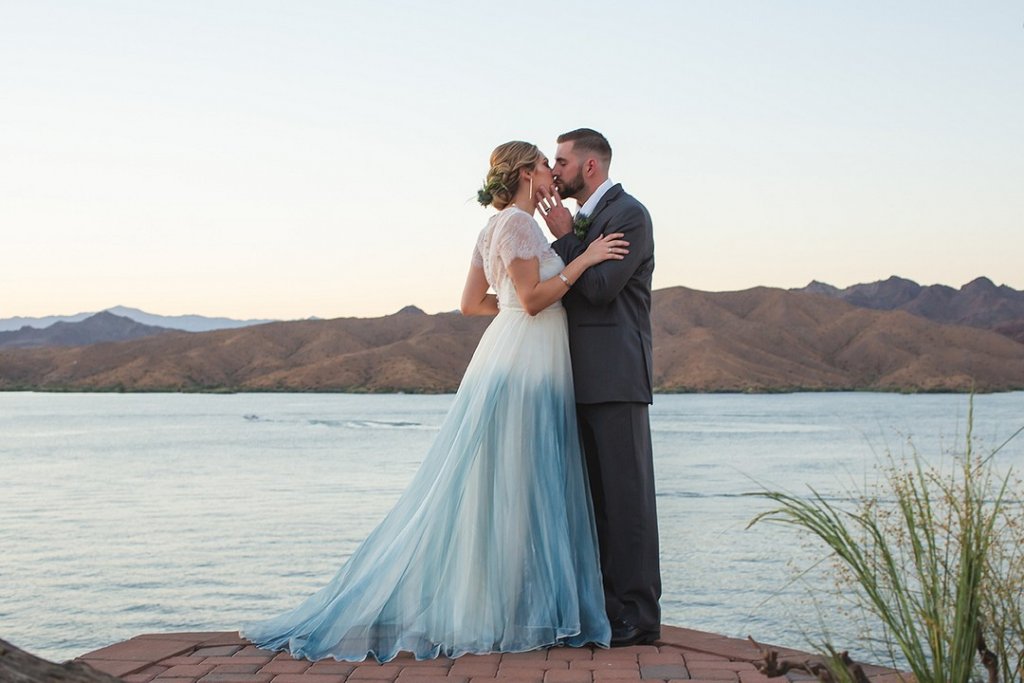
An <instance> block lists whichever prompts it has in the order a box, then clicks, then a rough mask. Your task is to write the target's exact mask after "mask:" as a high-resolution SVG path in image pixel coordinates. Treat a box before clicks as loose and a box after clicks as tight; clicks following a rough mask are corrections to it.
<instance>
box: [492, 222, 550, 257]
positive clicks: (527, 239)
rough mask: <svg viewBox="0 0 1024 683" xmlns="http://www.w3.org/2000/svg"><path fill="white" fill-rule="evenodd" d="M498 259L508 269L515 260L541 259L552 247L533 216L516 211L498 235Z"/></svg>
mask: <svg viewBox="0 0 1024 683" xmlns="http://www.w3.org/2000/svg"><path fill="white" fill-rule="evenodd" d="M496 242H497V246H496V248H497V253H498V258H500V259H501V261H502V263H504V264H505V266H506V267H507V266H508V264H509V263H511V262H512V261H514V260H515V259H532V258H541V257H542V256H544V255H545V254H546V253H547V252H548V251H550V249H551V247H550V245H548V241H547V240H546V239H544V233H542V232H541V230H540V226H539V225H537V221H535V220H533V217H532V216H528V215H526V214H525V213H522V212H519V211H516V212H515V213H513V214H512V215H511V216H509V218H508V220H507V221H506V222H505V225H503V226H502V227H501V232H500V233H499V234H498V235H497V240H496Z"/></svg>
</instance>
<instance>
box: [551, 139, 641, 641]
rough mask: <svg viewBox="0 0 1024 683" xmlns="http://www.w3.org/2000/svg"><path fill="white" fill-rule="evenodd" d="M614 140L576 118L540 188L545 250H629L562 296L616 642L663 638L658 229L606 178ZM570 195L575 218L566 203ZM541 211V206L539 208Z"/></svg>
mask: <svg viewBox="0 0 1024 683" xmlns="http://www.w3.org/2000/svg"><path fill="white" fill-rule="evenodd" d="M611 160H612V149H611V146H610V145H609V144H608V140H606V139H605V137H604V136H603V135H601V134H600V133H598V132H597V131H595V130H591V129H589V128H580V129H578V130H574V131H571V132H568V133H565V134H564V135H561V136H559V138H558V149H557V151H556V152H555V166H554V176H555V188H556V191H555V194H554V195H553V196H552V195H551V194H550V193H549V192H548V191H547V188H544V189H543V190H542V191H541V194H542V196H543V199H542V201H541V202H540V205H541V207H542V212H544V221H545V222H546V223H547V226H548V229H549V230H550V231H551V234H552V235H554V237H555V238H556V239H555V242H554V243H553V244H552V245H551V246H552V248H553V249H554V250H555V251H556V252H557V253H558V255H559V256H561V257H562V260H563V261H565V262H566V263H568V262H569V261H571V260H573V259H574V258H576V257H577V256H579V255H580V254H581V253H583V251H584V250H585V249H586V247H587V245H588V244H590V243H591V242H592V241H594V240H595V239H596V238H597V237H599V236H600V235H602V234H607V233H612V232H621V233H623V234H624V237H623V239H624V240H626V241H628V242H629V254H628V255H627V256H626V257H625V258H624V259H623V260H621V261H616V260H609V261H605V262H604V263H601V264H599V265H597V266H594V267H592V268H590V269H589V270H587V271H586V272H585V273H584V274H583V275H582V276H580V278H579V280H577V281H576V282H574V283H572V285H571V287H572V289H571V290H570V291H569V292H568V293H567V294H566V295H565V298H564V299H563V304H564V305H565V309H566V313H567V315H568V318H569V350H570V353H571V355H572V370H573V382H574V384H575V387H576V410H577V418H578V421H579V427H580V435H581V438H582V442H583V451H584V453H585V455H586V459H587V469H588V472H589V475H590V489H591V494H592V496H593V499H594V514H595V518H596V521H597V537H598V542H599V544H600V551H601V572H602V574H603V575H604V592H605V609H606V610H607V612H608V618H609V620H610V621H611V625H612V643H611V644H612V645H613V646H621V645H634V644H637V643H650V642H653V641H654V640H656V639H657V638H658V637H659V636H660V629H661V610H660V608H659V606H658V599H659V598H660V597H661V571H660V568H659V562H658V516H657V509H656V507H655V500H654V467H653V462H652V454H651V428H650V423H649V421H648V417H647V408H648V405H649V404H650V403H651V384H652V378H651V317H650V314H651V273H652V272H653V271H654V237H653V234H652V226H651V215H650V214H649V213H648V212H647V209H646V208H645V207H644V205H643V204H641V203H640V202H638V201H637V200H636V199H634V198H633V197H631V196H630V195H628V194H626V193H625V192H624V191H623V189H622V186H621V185H618V184H613V183H612V181H611V180H609V179H608V166H609V165H610V163H611ZM561 197H572V198H573V199H575V200H576V202H577V203H578V204H579V206H580V209H579V212H578V213H577V215H576V218H575V220H573V218H572V216H571V215H570V213H569V210H568V209H567V208H566V207H564V206H562V203H561ZM545 209H546V210H545Z"/></svg>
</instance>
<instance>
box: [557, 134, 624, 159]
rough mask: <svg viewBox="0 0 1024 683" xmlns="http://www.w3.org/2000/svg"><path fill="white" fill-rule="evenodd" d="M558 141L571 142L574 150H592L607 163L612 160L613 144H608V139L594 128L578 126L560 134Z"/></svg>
mask: <svg viewBox="0 0 1024 683" xmlns="http://www.w3.org/2000/svg"><path fill="white" fill-rule="evenodd" d="M558 142H559V143H562V142H571V143H572V148H573V149H574V150H583V151H585V152H590V153H591V154H594V155H596V156H598V157H600V159H601V160H602V161H604V163H605V164H606V165H607V164H610V163H611V161H612V146H611V145H609V144H608V140H607V139H606V138H605V137H604V136H603V135H601V134H600V133H598V132H597V131H596V130H594V129H593V128H577V129H576V130H570V131H569V132H568V133H562V134H561V135H559V136H558Z"/></svg>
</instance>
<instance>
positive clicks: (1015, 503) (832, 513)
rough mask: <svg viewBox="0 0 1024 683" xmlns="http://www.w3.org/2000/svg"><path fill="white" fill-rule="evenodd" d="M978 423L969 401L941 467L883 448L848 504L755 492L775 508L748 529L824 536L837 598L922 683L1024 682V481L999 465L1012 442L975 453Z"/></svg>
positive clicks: (833, 646)
mask: <svg viewBox="0 0 1024 683" xmlns="http://www.w3.org/2000/svg"><path fill="white" fill-rule="evenodd" d="M973 423H974V419H973V400H972V402H971V405H970V408H969V410H968V417H967V431H966V440H965V448H964V449H963V451H961V452H959V453H956V454H954V455H953V457H952V458H951V461H950V462H947V464H946V466H944V467H942V466H934V465H932V464H929V463H928V462H927V461H926V460H925V459H924V458H923V457H922V456H921V455H920V454H918V453H917V452H913V453H912V455H911V456H909V457H903V458H896V457H894V456H893V455H891V454H889V456H888V458H887V461H886V462H885V464H884V465H883V467H882V470H883V471H882V476H881V477H880V478H879V481H878V483H877V484H876V485H875V486H873V487H872V488H870V489H869V490H865V491H863V492H859V493H858V494H857V495H856V496H854V498H853V500H855V501H856V502H855V503H851V504H850V506H849V508H846V507H842V505H843V503H840V502H836V501H834V500H833V499H830V498H829V497H827V496H825V495H823V494H821V493H819V492H818V491H816V490H813V489H812V490H811V491H810V494H809V495H795V494H792V493H788V492H781V491H763V492H759V493H755V494H752V495H757V496H760V497H763V498H765V499H767V500H769V501H771V502H772V503H774V505H775V506H774V507H773V508H771V509H769V510H767V511H766V512H763V513H761V514H759V515H758V516H756V517H755V518H754V519H753V520H752V521H751V522H750V525H751V526H753V525H755V524H760V523H769V522H770V523H778V524H785V525H789V526H792V527H794V528H796V529H798V530H799V531H801V532H803V533H805V534H809V535H810V536H811V537H813V538H815V539H816V540H817V541H820V542H821V543H822V544H823V545H824V548H825V550H826V552H828V553H830V554H831V558H832V560H833V565H832V566H833V569H834V575H835V578H836V579H837V583H838V585H839V587H840V589H841V592H842V593H843V595H844V596H845V597H846V598H847V599H848V600H850V601H851V602H852V604H853V606H854V608H855V610H858V611H862V612H863V613H866V616H869V617H873V618H871V619H868V622H869V623H874V624H877V627H876V629H878V630H879V631H880V632H878V633H874V634H872V635H873V638H872V640H873V641H876V642H881V643H883V644H884V647H885V648H886V653H885V654H886V656H887V657H888V659H889V663H892V664H894V665H897V666H899V667H900V668H903V667H906V668H909V670H910V672H912V674H913V676H914V678H915V679H916V680H917V681H918V682H919V683H967V682H968V681H972V680H982V679H988V680H989V681H994V680H996V679H1001V680H1003V681H1008V682H1009V681H1022V676H1021V665H1022V660H1024V620H1022V617H1021V607H1022V601H1024V600H1022V597H1021V596H1022V595H1024V554H1022V553H1024V513H1022V510H1021V499H1022V496H1021V492H1022V488H1021V487H1020V485H1019V482H1018V481H1016V480H1014V479H1012V472H1011V471H1010V470H1009V469H1008V468H1002V469H1003V471H1000V468H998V467H997V465H996V458H995V456H996V455H997V454H998V453H999V451H1000V450H1001V449H1002V448H1003V447H1004V446H1006V444H1007V443H1009V440H1007V441H1006V442H1004V443H1003V444H1002V445H1000V446H999V447H997V448H995V449H993V450H991V451H989V452H988V453H984V454H981V453H978V452H976V449H975V439H974V435H973V431H972V430H973ZM1022 429H1024V428H1022ZM1020 433H1021V430H1018V432H1016V433H1015V434H1014V435H1013V436H1012V437H1011V439H1012V438H1014V437H1016V436H1017V435H1018V434H1020ZM837 618H839V617H837ZM842 645H843V644H841V643H830V642H825V644H824V647H823V648H822V649H823V650H824V652H825V653H826V654H831V655H834V653H835V652H836V651H837V650H839V649H842V647H841V646H842ZM850 645H851V644H846V647H849V646H850ZM981 655H984V661H983V659H982V656H981ZM836 674H837V676H842V672H839V671H837V672H836Z"/></svg>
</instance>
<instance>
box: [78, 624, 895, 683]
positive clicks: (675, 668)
mask: <svg viewBox="0 0 1024 683" xmlns="http://www.w3.org/2000/svg"><path fill="white" fill-rule="evenodd" d="M661 633H662V638H661V640H659V641H658V642H657V643H655V644H654V645H641V646H635V647H626V648H616V649H612V650H602V649H600V648H552V649H550V650H538V651H534V652H519V653H510V654H490V655H464V656H462V657H459V658H458V659H448V658H444V657H441V658H438V659H432V660H427V661H424V662H417V661H416V660H415V659H413V658H412V657H411V656H409V655H408V654H406V653H403V654H402V655H400V656H399V657H398V658H396V659H394V660H392V661H391V662H388V663H387V664H378V663H377V662H375V661H373V660H370V661H368V662H336V661H334V660H330V659H328V660H323V661H319V662H309V661H306V660H304V659H293V658H292V657H291V656H290V655H288V654H287V653H277V652H269V651H266V650H260V649H259V648H256V647H254V646H252V645H251V644H250V643H249V642H248V641H245V640H242V639H241V638H239V636H238V634H237V633H235V632H229V631H225V632H221V633H152V634H146V635H141V636H137V637H135V638H132V639H131V640H127V641H125V642H123V643H117V644H114V645H109V646H107V647H104V648H101V649H99V650H95V651H94V652H89V653H87V654H84V655H82V656H81V657H78V660H79V661H82V662H85V663H86V664H89V665H90V666H92V667H94V668H96V669H99V670H101V671H105V672H107V673H109V674H112V675H114V676H119V677H121V678H122V679H123V680H124V681H125V683H632V681H643V683H766V682H767V681H774V682H778V683H794V682H795V681H797V680H798V679H803V678H805V677H803V676H794V677H793V678H792V679H791V680H786V679H784V678H781V679H768V678H766V677H764V676H762V675H761V674H759V673H758V672H757V671H756V670H755V669H754V667H753V665H752V664H751V662H752V661H754V660H758V659H760V653H759V651H758V650H757V648H755V647H754V646H753V645H752V644H751V643H750V642H748V641H746V640H740V639H738V638H726V637H725V636H720V635H716V634H714V633H706V632H703V631H695V630H692V629H686V628H678V627H674V626H663V627H662V631H661ZM774 649H777V650H778V651H779V655H780V657H789V658H794V659H798V660H803V659H806V658H807V657H810V656H811V655H809V654H807V653H805V652H800V651H798V650H790V649H787V648H774ZM865 671H866V673H867V674H868V676H869V677H870V678H871V680H872V683H900V680H901V679H900V678H899V676H898V674H897V673H896V672H894V671H893V670H892V669H886V668H884V667H879V666H866V667H865Z"/></svg>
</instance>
